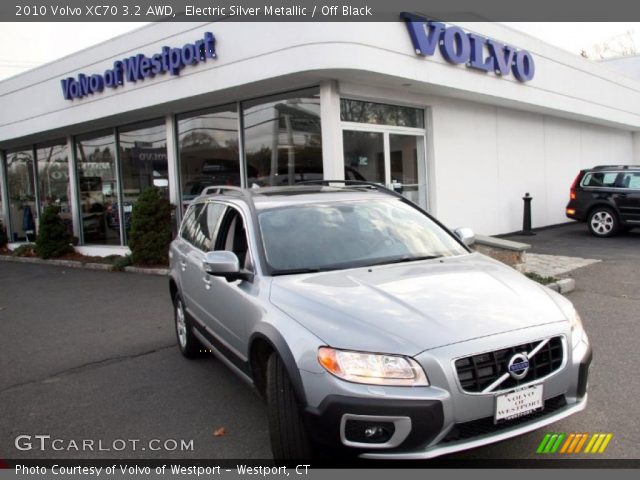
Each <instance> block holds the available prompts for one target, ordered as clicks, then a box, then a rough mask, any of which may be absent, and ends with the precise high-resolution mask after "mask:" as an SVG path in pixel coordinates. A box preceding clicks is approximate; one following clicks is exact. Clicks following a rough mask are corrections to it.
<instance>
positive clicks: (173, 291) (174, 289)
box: [169, 278, 178, 302]
mask: <svg viewBox="0 0 640 480" xmlns="http://www.w3.org/2000/svg"><path fill="white" fill-rule="evenodd" d="M169 292H171V301H172V302H175V300H176V293H178V285H176V282H175V281H174V280H173V278H172V279H171V280H169Z"/></svg>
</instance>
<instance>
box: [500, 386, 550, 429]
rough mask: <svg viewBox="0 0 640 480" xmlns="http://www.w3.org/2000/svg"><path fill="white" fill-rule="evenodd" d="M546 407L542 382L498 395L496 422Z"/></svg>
mask: <svg viewBox="0 0 640 480" xmlns="http://www.w3.org/2000/svg"><path fill="white" fill-rule="evenodd" d="M543 408H544V400H543V399H542V384H538V385H532V386H530V387H524V388H520V389H517V390H512V391H510V392H508V393H503V394H501V395H496V415H495V422H496V423H498V422H501V421H505V420H512V419H514V418H518V417H522V416H523V415H529V414H530V413H533V412H537V411H539V410H542V409H543Z"/></svg>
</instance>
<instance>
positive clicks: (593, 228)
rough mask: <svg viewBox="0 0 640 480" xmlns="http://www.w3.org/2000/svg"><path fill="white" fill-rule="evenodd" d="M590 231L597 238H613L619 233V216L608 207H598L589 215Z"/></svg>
mask: <svg viewBox="0 0 640 480" xmlns="http://www.w3.org/2000/svg"><path fill="white" fill-rule="evenodd" d="M588 225H589V231H590V232H591V234H592V235H594V236H596V237H612V236H613V235H615V234H616V233H618V229H619V225H618V216H617V215H616V214H615V212H614V211H613V210H611V209H610V208H607V207H597V208H595V209H594V210H593V211H592V212H591V214H590V215H589V220H588Z"/></svg>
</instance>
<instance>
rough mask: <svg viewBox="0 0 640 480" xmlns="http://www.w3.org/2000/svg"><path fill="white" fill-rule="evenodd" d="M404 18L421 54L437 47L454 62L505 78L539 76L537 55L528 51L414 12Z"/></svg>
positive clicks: (433, 52) (428, 54) (447, 58)
mask: <svg viewBox="0 0 640 480" xmlns="http://www.w3.org/2000/svg"><path fill="white" fill-rule="evenodd" d="M401 17H402V18H403V19H404V20H405V22H406V24H407V29H408V30H409V36H410V37H411V42H412V43H413V47H414V49H415V51H416V54H418V55H421V56H423V57H427V56H431V55H434V54H435V52H436V48H437V49H438V50H440V54H441V55H442V57H443V58H444V59H445V60H447V61H448V62H450V63H453V64H464V65H466V66H467V67H468V68H473V69H476V70H481V71H484V72H494V73H495V74H496V75H499V76H502V77H506V76H507V75H509V74H511V73H512V74H513V76H514V77H515V78H516V79H518V80H520V81H521V82H527V81H529V80H531V79H533V76H534V75H535V71H536V67H535V63H534V61H533V56H532V55H531V53H529V52H528V51H526V50H518V49H517V48H515V47H512V46H510V45H506V44H504V43H501V42H497V41H496V40H491V39H489V38H486V37H483V36H481V35H477V34H475V33H468V32H465V31H464V30H462V28H460V27H457V26H447V25H445V24H444V23H441V22H434V21H430V20H428V19H426V18H424V17H420V16H418V15H414V14H411V13H406V12H405V13H402V14H401Z"/></svg>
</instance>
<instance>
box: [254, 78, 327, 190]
mask: <svg viewBox="0 0 640 480" xmlns="http://www.w3.org/2000/svg"><path fill="white" fill-rule="evenodd" d="M243 108H244V112H243V113H244V132H243V133H244V147H245V156H246V159H247V176H248V185H249V186H251V185H252V184H257V185H261V186H262V185H293V184H294V183H296V182H298V181H303V180H318V179H322V178H323V176H322V135H321V127H320V95H319V91H318V89H312V90H307V91H304V92H296V93H293V94H289V95H287V96H284V95H283V96H278V97H270V98H266V99H260V100H256V101H253V102H247V103H245V104H243Z"/></svg>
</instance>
